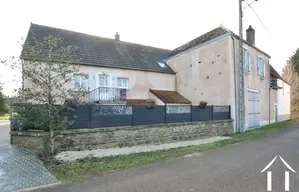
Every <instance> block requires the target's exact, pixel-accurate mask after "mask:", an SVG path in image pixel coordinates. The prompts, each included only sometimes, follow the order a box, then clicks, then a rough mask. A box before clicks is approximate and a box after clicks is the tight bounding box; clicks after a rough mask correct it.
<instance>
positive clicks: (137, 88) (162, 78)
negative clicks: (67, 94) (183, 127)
mask: <svg viewBox="0 0 299 192" xmlns="http://www.w3.org/2000/svg"><path fill="white" fill-rule="evenodd" d="M80 73H84V74H88V75H89V83H88V84H89V90H94V89H96V88H97V87H98V78H97V75H98V74H100V73H102V74H103V73H105V74H108V75H110V81H111V82H110V85H111V87H116V86H117V77H123V78H128V79H129V91H128V98H129V99H148V98H149V97H150V93H149V89H157V90H170V91H175V90H176V87H175V75H174V74H166V73H155V72H145V71H136V70H124V69H115V68H104V67H95V66H87V65H82V66H81V68H80ZM31 86H32V83H31V82H30V81H29V80H24V87H25V88H29V87H31ZM65 88H66V89H72V88H74V82H72V83H69V84H67V85H66V86H65ZM157 101H158V100H157ZM158 102H159V101H158ZM159 103H160V102H159Z"/></svg>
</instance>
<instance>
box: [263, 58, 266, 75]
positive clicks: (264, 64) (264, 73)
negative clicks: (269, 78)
mask: <svg viewBox="0 0 299 192" xmlns="http://www.w3.org/2000/svg"><path fill="white" fill-rule="evenodd" d="M263 75H264V77H266V63H265V60H263Z"/></svg>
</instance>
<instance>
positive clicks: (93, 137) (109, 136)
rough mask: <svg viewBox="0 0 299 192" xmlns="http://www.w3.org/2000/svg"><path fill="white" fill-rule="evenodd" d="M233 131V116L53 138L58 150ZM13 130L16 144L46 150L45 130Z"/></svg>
mask: <svg viewBox="0 0 299 192" xmlns="http://www.w3.org/2000/svg"><path fill="white" fill-rule="evenodd" d="M231 133H233V120H218V121H201V122H188V123H172V124H158V125H140V126H126V127H109V128H98V129H80V130H78V129H77V130H65V131H57V132H55V134H54V138H53V139H54V145H55V151H56V152H60V151H68V150H86V149H88V150H91V149H99V148H114V147H130V146H135V145H146V144H161V143H170V142H176V141H185V140H195V139H200V138H208V137H213V136H222V135H227V134H231ZM11 134H12V137H13V143H14V145H17V146H20V147H24V148H28V149H29V150H31V151H34V152H39V151H41V150H43V147H42V146H43V145H42V144H43V141H42V138H43V137H42V135H43V134H45V133H44V132H42V133H36V132H33V133H31V132H29V131H27V132H12V133H11ZM38 134H39V135H38ZM22 138H23V139H22ZM29 140H30V141H29Z"/></svg>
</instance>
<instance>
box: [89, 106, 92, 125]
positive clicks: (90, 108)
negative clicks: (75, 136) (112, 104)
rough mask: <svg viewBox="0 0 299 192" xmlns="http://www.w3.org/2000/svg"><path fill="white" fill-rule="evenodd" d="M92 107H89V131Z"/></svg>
mask: <svg viewBox="0 0 299 192" xmlns="http://www.w3.org/2000/svg"><path fill="white" fill-rule="evenodd" d="M91 120H92V105H89V128H90V129H91Z"/></svg>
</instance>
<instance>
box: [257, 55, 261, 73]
mask: <svg viewBox="0 0 299 192" xmlns="http://www.w3.org/2000/svg"><path fill="white" fill-rule="evenodd" d="M256 66H257V74H258V75H260V61H259V57H257V62H256Z"/></svg>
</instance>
